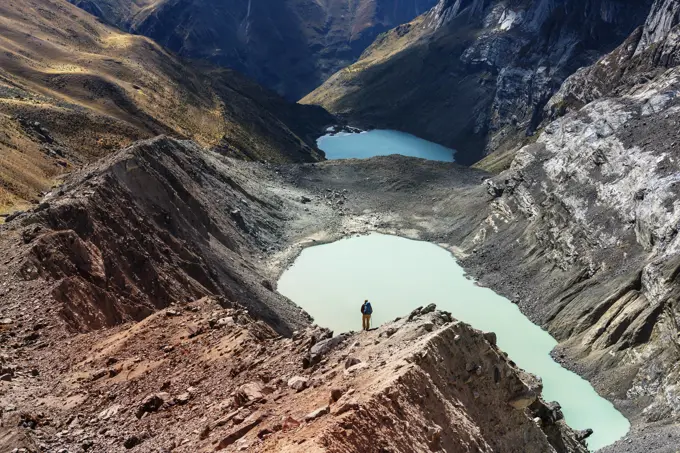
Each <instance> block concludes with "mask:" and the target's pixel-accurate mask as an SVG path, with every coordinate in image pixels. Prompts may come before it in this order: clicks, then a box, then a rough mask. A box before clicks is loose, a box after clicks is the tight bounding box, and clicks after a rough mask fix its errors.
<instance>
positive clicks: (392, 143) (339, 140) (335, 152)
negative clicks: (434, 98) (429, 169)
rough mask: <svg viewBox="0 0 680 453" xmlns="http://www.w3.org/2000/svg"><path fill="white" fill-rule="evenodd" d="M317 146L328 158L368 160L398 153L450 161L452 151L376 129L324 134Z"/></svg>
mask: <svg viewBox="0 0 680 453" xmlns="http://www.w3.org/2000/svg"><path fill="white" fill-rule="evenodd" d="M317 146H318V147H319V148H320V149H321V150H322V151H324V152H325V153H326V158H328V159H331V160H333V159H367V158H369V157H374V156H387V155H390V154H401V155H403V156H411V157H420V158H422V159H429V160H438V161H443V162H453V155H454V153H455V151H454V150H452V149H450V148H447V147H445V146H442V145H438V144H437V143H432V142H429V141H427V140H423V139H421V138H418V137H416V136H415V135H411V134H407V133H405V132H399V131H392V130H383V129H375V130H372V131H365V132H360V133H348V132H339V133H337V134H335V135H324V136H323V137H321V138H319V139H318V140H317Z"/></svg>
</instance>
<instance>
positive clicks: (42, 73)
mask: <svg viewBox="0 0 680 453" xmlns="http://www.w3.org/2000/svg"><path fill="white" fill-rule="evenodd" d="M0 47H1V48H2V50H3V51H2V52H0V130H1V131H2V133H1V134H0V214H2V213H5V212H8V211H11V210H13V209H16V208H17V207H21V206H24V205H27V204H30V203H31V202H35V201H37V200H38V199H39V192H41V191H45V190H47V189H48V188H49V187H50V186H52V185H53V184H54V183H55V182H56V181H58V180H59V179H61V178H60V175H61V174H63V173H65V172H68V171H70V170H72V169H73V168H75V167H78V166H81V165H83V164H85V163H87V162H90V161H92V160H93V159H96V158H98V157H101V156H104V155H106V154H108V153H110V152H112V151H113V150H116V149H118V148H120V147H124V146H127V145H129V144H130V143H132V142H133V141H136V140H139V139H143V138H149V137H153V136H156V135H158V134H169V135H172V136H176V137H187V138H192V139H194V140H196V141H197V142H199V143H200V144H202V145H204V146H208V147H217V148H219V149H220V150H221V151H222V152H224V153H226V154H229V155H233V156H240V157H244V158H248V159H255V160H271V161H286V160H288V161H314V160H317V159H318V158H319V157H320V153H319V151H318V150H317V149H316V145H315V143H314V138H313V135H314V134H315V133H316V132H317V131H318V130H321V128H322V126H323V125H324V124H326V123H329V122H331V121H332V118H331V117H330V115H328V114H327V113H326V112H324V111H323V110H322V109H317V108H315V109H311V110H310V109H308V108H306V107H302V106H299V105H295V104H289V103H287V102H285V101H284V100H283V99H281V98H279V97H278V96H277V95H275V94H274V93H272V92H269V91H267V90H265V89H263V88H261V87H259V86H257V85H256V84H254V83H253V82H251V81H249V80H247V79H245V78H244V77H242V76H239V75H238V74H236V73H234V72H233V71H231V70H227V69H215V68H211V67H208V66H205V67H201V66H200V65H196V64H193V65H186V64H185V63H184V62H182V61H181V60H179V59H178V58H176V57H175V56H173V55H172V54H170V53H168V52H167V51H166V50H164V49H163V48H161V47H160V46H158V44H156V43H154V42H153V41H151V40H149V39H148V38H144V37H139V36H132V35H128V34H125V33H122V32H120V31H118V30H115V29H114V28H112V27H108V26H104V25H102V24H101V23H99V22H98V21H97V20H96V18H94V17H93V16H91V15H89V14H87V13H85V12H83V11H82V10H80V9H78V8H76V7H75V6H73V5H71V4H69V3H67V2H66V1H65V0H28V1H26V2H3V3H2V4H0Z"/></svg>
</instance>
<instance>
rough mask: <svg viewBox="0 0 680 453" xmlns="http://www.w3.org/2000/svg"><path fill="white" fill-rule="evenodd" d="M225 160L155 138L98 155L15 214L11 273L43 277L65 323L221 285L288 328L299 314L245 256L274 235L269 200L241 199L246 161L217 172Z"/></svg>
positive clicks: (146, 308) (147, 310)
mask: <svg viewBox="0 0 680 453" xmlns="http://www.w3.org/2000/svg"><path fill="white" fill-rule="evenodd" d="M226 165H228V164H226V163H225V162H223V161H220V160H219V156H217V155H214V154H213V155H208V154H206V153H204V151H203V150H202V149H201V148H200V147H198V146H197V145H196V144H193V143H191V142H181V141H177V140H173V139H169V138H164V137H161V138H158V139H154V140H150V141H146V142H141V143H139V144H137V145H135V146H133V147H131V148H129V149H127V150H124V151H122V152H119V153H117V154H116V155H114V156H112V157H110V158H109V159H105V160H104V161H103V162H101V164H100V165H98V166H95V167H92V168H89V169H88V170H87V172H85V173H83V174H81V175H78V176H77V177H75V178H74V180H73V181H72V182H71V184H70V185H67V186H66V187H63V188H61V189H60V190H59V193H53V194H51V196H48V197H47V198H46V199H45V201H44V203H43V205H41V206H42V208H41V209H39V210H38V211H37V212H35V213H34V214H33V215H32V217H28V216H24V218H21V217H20V218H19V219H18V220H17V221H16V222H17V223H20V222H22V221H23V222H25V223H26V224H28V225H33V226H30V227H29V229H28V230H26V231H25V232H24V233H23V236H22V239H23V243H24V244H26V245H27V249H26V251H25V252H24V254H23V263H22V264H21V266H20V268H19V269H18V270H17V273H18V276H19V277H20V278H21V279H22V280H24V281H27V282H33V281H36V282H37V281H40V280H42V281H47V282H48V283H47V287H46V288H45V289H49V294H50V296H51V297H52V298H54V301H55V302H56V303H57V305H58V306H59V307H60V308H59V314H60V315H61V317H63V318H64V319H65V320H66V322H67V324H68V325H69V327H70V328H71V329H72V330H74V331H89V330H93V329H99V328H102V327H107V326H112V325H116V324H119V323H121V322H125V321H129V320H141V319H142V318H144V317H146V316H148V315H150V314H151V313H153V312H154V311H156V310H158V309H160V308H164V307H167V306H168V305H169V304H171V303H173V302H175V303H176V302H182V301H186V300H194V299H196V298H198V297H201V296H203V295H208V294H223V295H225V300H224V303H225V304H227V305H228V304H229V303H231V302H233V301H234V300H236V299H237V300H239V301H240V302H241V303H242V304H243V305H245V306H247V307H248V308H249V309H251V310H252V311H253V313H256V314H257V315H258V316H259V317H260V318H262V319H265V320H267V321H268V322H269V323H270V324H271V325H272V326H273V327H274V328H276V329H279V330H280V331H281V332H282V333H290V332H291V331H292V330H291V329H293V328H294V327H295V326H296V325H298V324H300V323H302V322H304V319H305V318H304V316H301V315H300V314H299V309H297V307H295V306H294V305H292V304H291V303H290V302H289V301H287V300H286V299H284V298H283V297H281V296H278V295H277V294H276V293H274V292H272V291H271V290H270V289H267V288H265V287H264V286H263V285H261V284H260V282H261V281H262V280H263V276H262V275H258V274H257V273H252V272H251V271H250V269H249V267H248V265H247V264H246V260H247V258H248V256H249V254H250V253H253V250H257V249H258V248H262V247H268V245H267V246H265V245H264V244H265V243H267V244H268V243H269V240H271V237H270V235H273V236H276V235H280V234H281V231H280V229H281V227H282V225H281V222H280V220H278V221H277V219H276V218H275V217H272V215H278V209H280V206H276V205H267V204H261V203H258V202H257V199H256V198H253V197H256V194H257V193H258V189H256V188H254V189H252V191H250V189H247V188H248V187H254V186H255V185H256V184H257V183H256V181H255V180H253V177H252V174H251V173H250V172H249V170H248V168H247V166H245V167H242V168H241V170H235V169H234V170H235V171H234V170H232V171H230V173H229V174H230V176H228V177H227V176H226V174H227V170H225V168H226ZM249 200H250V201H249ZM272 202H273V203H275V202H276V200H272ZM216 205H219V206H220V209H219V210H215V209H214V206H216ZM262 224H266V225H267V228H266V232H265V230H264V229H263V228H262V226H261V225H262ZM267 237H270V239H269V240H267ZM244 248H245V250H247V252H244V251H243V249H244ZM225 323H226V321H225Z"/></svg>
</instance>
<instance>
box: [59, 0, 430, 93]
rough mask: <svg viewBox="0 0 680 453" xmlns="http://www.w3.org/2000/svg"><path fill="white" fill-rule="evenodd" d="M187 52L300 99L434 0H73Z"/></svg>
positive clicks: (162, 42)
mask: <svg viewBox="0 0 680 453" xmlns="http://www.w3.org/2000/svg"><path fill="white" fill-rule="evenodd" d="M70 1H71V2H72V3H74V4H76V5H78V6H80V7H81V8H83V9H85V10H86V11H89V12H91V13H93V14H96V15H98V16H99V17H101V18H103V19H104V20H106V21H107V22H109V23H113V24H116V25H118V26H119V27H122V28H124V29H126V30H129V31H131V32H134V33H137V34H142V35H146V36H149V37H151V38H153V39H154V40H156V41H158V42H159V43H161V44H162V45H164V46H166V47H167V48H169V49H171V50H173V51H176V52H178V53H179V54H181V55H182V56H185V57H191V58H200V59H205V60H209V61H211V62H213V63H217V64H218V65H220V66H227V67H230V68H234V69H236V70H238V71H240V72H242V73H244V74H247V75H248V76H250V77H252V78H254V79H255V80H257V81H258V82H259V83H261V84H263V85H264V86H266V87H268V88H271V89H274V90H276V91H277V92H279V93H280V94H282V95H284V96H286V97H287V98H288V99H290V100H294V101H295V100H298V99H300V98H301V97H302V96H304V95H305V94H307V93H309V92H310V91H311V90H313V89H314V88H316V87H317V86H319V85H320V84H321V83H322V82H323V81H324V80H326V78H328V77H329V76H330V75H331V74H333V73H335V72H336V71H337V70H339V69H340V68H342V67H344V66H346V65H348V64H351V63H353V62H354V61H356V59H357V58H358V57H359V55H361V52H362V51H363V50H364V49H365V48H366V47H368V46H369V45H370V44H371V42H373V40H374V39H375V37H376V36H377V35H378V34H379V33H382V32H384V31H386V30H389V29H390V28H393V27H395V26H397V25H399V24H402V23H405V22H408V21H410V20H411V19H413V18H414V17H416V16H418V15H419V14H422V13H424V12H426V11H427V10H428V9H430V8H431V7H432V6H433V5H435V4H436V0H360V1H357V2H346V1H342V0H331V1H327V2H310V1H305V0H285V1H281V0H276V1H274V0H265V1H250V0H236V1H230V2H229V3H228V4H226V3H225V2H224V1H221V0H189V1H178V0H162V1H149V0H137V1H134V2H131V1H129V0H70Z"/></svg>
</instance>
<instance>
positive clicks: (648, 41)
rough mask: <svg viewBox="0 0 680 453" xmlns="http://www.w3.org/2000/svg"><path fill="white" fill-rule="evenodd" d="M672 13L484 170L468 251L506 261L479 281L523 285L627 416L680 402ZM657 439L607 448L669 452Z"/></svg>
mask: <svg viewBox="0 0 680 453" xmlns="http://www.w3.org/2000/svg"><path fill="white" fill-rule="evenodd" d="M676 17H677V8H676V7H675V3H674V2H663V1H659V2H656V3H655V5H654V8H653V9H652V13H651V14H650V18H649V19H648V20H647V23H646V24H645V26H644V27H643V28H640V29H638V30H636V31H635V32H634V33H633V34H632V35H631V36H630V38H629V39H628V40H627V41H626V42H625V43H624V44H623V45H621V46H620V47H619V48H618V49H616V50H615V51H614V52H612V53H611V54H609V55H607V56H605V57H603V58H602V59H601V60H599V61H598V62H597V63H596V64H594V65H593V66H591V67H588V68H584V69H583V70H581V71H579V72H577V73H576V74H574V75H573V76H572V77H570V78H569V79H568V80H567V82H565V84H564V86H563V87H562V89H561V90H560V91H559V92H558V93H557V94H556V95H555V97H554V98H553V99H552V100H551V101H550V103H549V108H551V109H552V111H551V113H552V114H553V115H554V116H555V117H557V119H556V120H554V121H552V122H549V123H546V124H545V125H544V130H543V133H542V134H541V135H540V136H539V137H538V138H537V140H536V142H535V143H534V144H531V145H528V146H525V147H523V148H521V149H520V150H519V151H518V152H517V154H516V155H515V157H514V160H513V161H512V165H511V167H510V169H509V170H507V171H505V172H503V173H501V174H500V175H498V176H497V177H494V178H491V179H489V180H488V181H487V183H486V184H487V189H488V192H489V194H490V197H491V200H492V201H490V207H491V213H490V215H489V217H488V218H487V219H486V221H485V222H484V223H483V227H482V228H481V229H480V230H479V231H478V232H477V234H475V235H474V236H473V237H471V238H469V242H468V245H469V246H470V247H472V248H476V247H479V249H478V250H477V252H476V254H475V255H474V256H471V257H469V258H467V259H466V261H467V262H468V263H470V264H472V263H478V264H481V263H482V262H488V261H489V260H492V261H496V260H503V261H504V263H505V269H504V271H503V272H495V271H491V272H486V274H487V275H486V276H484V277H483V280H486V281H487V282H488V283H489V284H492V283H491V282H494V283H495V284H497V285H499V287H502V288H504V289H505V290H506V291H508V293H509V294H512V293H513V292H517V293H518V294H523V293H524V290H525V289H526V288H527V287H528V288H531V290H529V291H527V292H526V293H524V295H523V296H521V297H519V299H521V306H522V308H523V310H524V311H525V312H527V313H530V314H531V316H532V317H533V318H534V319H535V320H536V321H538V322H539V323H541V324H543V325H545V326H546V327H547V328H548V329H549V330H550V332H551V333H552V334H553V335H554V336H555V337H556V338H557V339H558V340H559V341H560V342H561V343H562V345H561V347H560V350H561V351H563V352H561V353H564V352H566V353H567V354H568V355H570V356H572V357H573V358H575V359H576V361H577V362H578V369H579V370H581V371H582V372H584V373H585V374H586V376H589V377H591V378H592V379H593V380H594V384H595V386H596V387H597V388H598V389H599V390H601V391H603V392H607V393H608V394H609V395H611V396H614V397H615V398H617V399H619V398H620V399H621V401H622V403H621V406H622V407H623V409H624V412H625V413H627V415H629V416H630V417H631V418H632V419H633V421H634V424H643V423H651V424H654V423H657V422H659V421H661V420H664V421H665V422H672V423H674V422H676V421H677V417H678V414H679V413H680V405H678V400H677V398H676V395H677V385H676V382H677V379H678V375H677V363H678V360H679V359H680V355H679V352H678V351H680V347H679V344H678V332H679V330H678V316H679V315H680V313H679V311H678V310H679V308H678V305H677V300H678V296H679V295H680V281H679V280H678V270H679V269H680V247H679V245H680V239H679V238H678V222H679V221H680V205H678V199H679V196H680V192H679V190H680V189H679V187H680V186H679V184H680V166H679V164H678V159H677V149H678V143H679V142H678V137H677V130H678V125H680V103H679V101H678V99H679V97H678V95H679V94H680V68H679V67H677V63H676V60H675V54H676V49H677V45H678V43H679V42H680V35H678V34H677V25H676V24H675V22H676V21H677V19H676ZM560 115H563V116H560ZM513 243H514V244H513ZM517 243H519V244H522V247H523V251H522V252H521V253H520V252H519V250H517V249H516V247H517V246H516V245H515V244H517ZM474 244H476V245H474ZM546 261H547V262H549V263H550V264H546ZM474 265H475V264H473V266H474ZM551 267H552V268H551ZM508 268H512V269H516V270H512V271H510V272H508V271H507V269H508ZM480 272H485V271H484V270H481V268H480ZM501 273H504V274H505V275H501ZM516 281H522V282H523V283H522V285H517V284H515V283H514V282H516ZM623 400H626V401H627V402H625V403H623ZM660 430H661V429H660V428H659V427H656V428H654V429H653V430H652V432H657V431H660ZM665 435H666V434H665V433H664V434H659V436H665ZM655 436H656V434H655ZM655 436H652V437H650V439H648V440H644V439H643V438H642V437H639V438H635V437H633V440H631V441H630V443H631V444H632V445H626V444H625V443H622V445H615V446H612V447H611V450H610V451H612V452H614V451H616V452H619V451H652V450H653V451H671V450H667V449H663V448H666V447H663V448H661V447H659V449H658V450H657V449H655V448H653V447H652V444H653V442H656V440H653V439H658V438H657V437H655Z"/></svg>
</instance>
